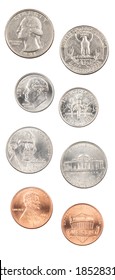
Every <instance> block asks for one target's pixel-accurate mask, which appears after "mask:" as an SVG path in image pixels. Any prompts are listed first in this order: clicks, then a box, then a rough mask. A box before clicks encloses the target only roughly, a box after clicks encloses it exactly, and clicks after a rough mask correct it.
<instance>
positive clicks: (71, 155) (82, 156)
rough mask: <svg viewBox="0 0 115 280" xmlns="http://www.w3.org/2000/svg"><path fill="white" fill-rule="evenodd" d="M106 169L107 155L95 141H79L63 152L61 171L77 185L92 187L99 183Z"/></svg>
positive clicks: (69, 181) (70, 181) (68, 179)
mask: <svg viewBox="0 0 115 280" xmlns="http://www.w3.org/2000/svg"><path fill="white" fill-rule="evenodd" d="M106 171H107V159H106V156H105V154H104V152H103V151H102V150H101V149H100V148H99V147H98V146H97V145H95V144H94V143H90V142H85V141H83V142H77V143H74V144H73V145H71V146H70V147H68V148H67V150H66V151H65V152H64V153H63V156H62V159H61V172H62V174H63V176H64V178H65V179H66V180H67V181H68V183H70V184H71V185H73V186H75V187H78V188H90V187H93V186H95V185H97V184H98V183H99V182H100V181H101V180H102V179H103V177H104V176H105V174H106Z"/></svg>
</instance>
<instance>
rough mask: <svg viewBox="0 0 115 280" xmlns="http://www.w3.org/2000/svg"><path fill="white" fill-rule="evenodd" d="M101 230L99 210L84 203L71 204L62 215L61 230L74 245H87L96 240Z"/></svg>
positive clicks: (101, 223)
mask: <svg viewBox="0 0 115 280" xmlns="http://www.w3.org/2000/svg"><path fill="white" fill-rule="evenodd" d="M102 230H103V218H102V216H101V214H100V213H99V211H98V210H97V209H96V208H95V207H93V206H91V205H89V204H85V203H80V204H75V205H73V206H71V207H70V208H69V209H68V210H67V211H66V212H65V213H64V215H63V218H62V232H63V234H64V235H65V237H66V238H67V239H68V240H69V241H70V242H72V243H74V244H76V245H82V246H83V245H88V244H90V243H93V242H94V241H96V240H97V239H98V238H99V236H100V235H101V233H102Z"/></svg>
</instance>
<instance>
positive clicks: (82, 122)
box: [59, 88, 99, 127]
mask: <svg viewBox="0 0 115 280" xmlns="http://www.w3.org/2000/svg"><path fill="white" fill-rule="evenodd" d="M98 109H99V106H98V102H97V99H96V97H95V96H94V95H93V94H92V93H91V92H90V91H89V90H87V89H84V88H73V89H70V90H69V91H67V92H66V93H65V94H64V95H63V96H62V98H61V99H60V103H59V111H60V115H61V117H62V119H63V120H64V121H65V122H66V123H67V124H69V125H71V126H74V127H82V126H86V125H88V124H90V123H91V122H92V121H93V120H94V119H95V118H96V116H97V113H98Z"/></svg>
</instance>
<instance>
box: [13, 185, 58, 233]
mask: <svg viewBox="0 0 115 280" xmlns="http://www.w3.org/2000/svg"><path fill="white" fill-rule="evenodd" d="M52 210H53V205H52V201H51V199H50V197H49V195H48V194H47V193H46V192H45V191H44V190H42V189H39V188H36V187H28V188H24V189H21V190H20V191H19V192H17V193H16V194H15V196H14V197H13V199H12V202H11V214H12V216H13V218H14V220H15V221H16V222H17V223H18V224H19V225H20V226H22V227H25V228H28V229H34V228H39V227H41V226H43V225H44V224H46V223H47V222H48V220H49V219H50V217H51V215H52Z"/></svg>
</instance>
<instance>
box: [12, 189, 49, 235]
mask: <svg viewBox="0 0 115 280" xmlns="http://www.w3.org/2000/svg"><path fill="white" fill-rule="evenodd" d="M26 189H37V190H40V191H42V192H43V193H44V194H46V195H47V196H48V198H49V200H50V206H51V213H50V216H49V218H48V220H47V221H46V222H45V223H44V224H43V225H41V226H37V227H31V228H29V227H26V226H23V225H21V224H20V223H18V221H16V219H15V218H14V216H13V214H12V213H13V211H12V204H13V200H14V199H15V197H16V196H17V195H18V194H19V193H20V192H21V191H22V192H23V191H24V190H26ZM10 213H11V215H12V218H13V219H14V221H15V222H16V223H17V224H18V225H19V226H21V227H23V228H25V229H28V230H34V229H38V228H41V227H42V226H44V225H45V224H47V222H48V221H49V220H50V218H51V216H52V214H53V202H52V199H51V197H50V196H49V194H48V193H47V192H46V191H44V190H43V189H41V188H38V187H25V188H22V189H20V190H19V191H18V192H16V193H15V195H14V196H13V198H12V200H11V203H10Z"/></svg>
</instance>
